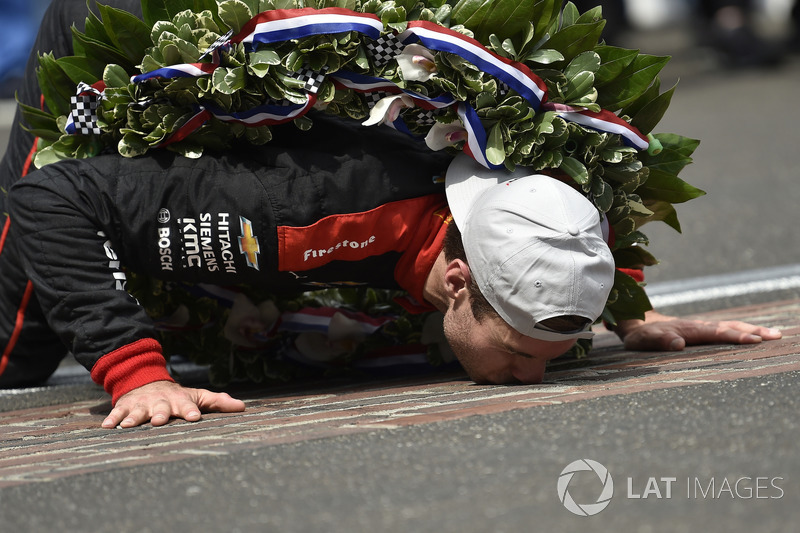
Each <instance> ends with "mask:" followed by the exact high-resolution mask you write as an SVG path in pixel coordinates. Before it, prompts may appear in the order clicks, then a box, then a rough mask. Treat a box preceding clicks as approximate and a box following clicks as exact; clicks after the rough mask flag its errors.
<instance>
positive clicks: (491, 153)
mask: <svg viewBox="0 0 800 533" xmlns="http://www.w3.org/2000/svg"><path fill="white" fill-rule="evenodd" d="M501 124H502V123H501V122H498V123H497V124H495V125H494V126H492V129H491V130H489V138H488V140H487V143H486V159H488V160H489V162H490V163H491V164H493V165H502V164H503V161H505V159H506V151H505V145H504V143H503V130H502V128H501Z"/></svg>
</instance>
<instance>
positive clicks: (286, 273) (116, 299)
mask: <svg viewBox="0 0 800 533" xmlns="http://www.w3.org/2000/svg"><path fill="white" fill-rule="evenodd" d="M62 5H66V6H69V5H70V4H62ZM54 9H56V10H57V9H58V8H57V7H56V8H54ZM72 14H74V12H73V13H72ZM59 15H62V16H63V13H59ZM76 18H77V17H76ZM54 20H57V17H56V15H54V14H53V12H52V10H51V14H50V15H49V18H48V19H47V20H46V21H45V24H48V23H53V21H54ZM67 20H69V10H68V9H67ZM48 21H49V22H48ZM45 49H46V48H45ZM315 121H316V125H315V127H314V128H312V130H311V131H310V132H307V133H303V132H299V131H295V130H293V129H292V127H285V128H283V129H282V131H281V132H280V135H276V139H275V141H273V142H271V143H269V144H268V145H266V146H265V147H262V148H258V149H257V150H250V151H249V152H233V153H229V154H225V155H221V156H211V155H209V156H204V157H203V158H202V159H198V160H190V159H186V158H182V157H179V156H176V155H174V154H171V153H168V152H155V153H153V155H148V156H147V157H140V158H136V159H123V158H121V157H119V156H116V155H107V156H100V157H96V158H93V159H89V160H83V161H77V160H75V161H65V162H62V163H59V164H54V165H49V166H47V167H45V168H44V169H42V170H40V171H37V172H33V173H31V174H30V175H28V176H26V177H25V178H24V179H22V180H19V181H18V182H17V183H16V184H15V185H14V186H13V187H12V188H11V191H10V194H9V206H8V211H9V213H10V223H7V225H6V229H7V232H6V233H4V237H3V240H2V248H0V283H2V286H1V287H0V338H2V341H3V342H2V345H3V346H4V348H3V353H2V357H3V360H2V368H3V369H4V372H3V374H2V375H0V385H4V386H9V385H14V384H19V383H23V381H21V380H23V379H25V378H27V379H29V380H31V379H38V380H42V379H45V378H46V377H47V376H48V375H49V374H50V373H51V372H52V370H53V369H54V368H55V365H56V364H57V363H58V360H59V359H60V358H61V357H62V356H63V355H64V353H65V352H66V351H67V350H69V351H71V352H72V353H73V354H75V356H76V358H77V359H78V360H79V361H80V362H81V363H83V364H84V365H85V366H86V367H87V368H88V369H89V370H90V371H91V373H92V378H93V379H94V380H95V381H96V382H98V383H100V384H102V385H103V386H104V388H105V389H106V390H107V391H108V392H109V393H110V394H111V395H112V402H113V404H114V408H113V410H112V411H111V413H110V414H109V416H108V417H107V418H106V419H105V421H104V422H103V427H109V428H111V427H116V426H117V425H121V426H122V427H132V426H136V425H139V424H142V423H145V422H147V421H150V422H151V423H152V424H153V425H162V424H164V423H166V422H167V421H168V420H169V418H170V417H178V418H183V419H186V420H189V421H192V420H197V419H199V417H200V413H201V412H202V411H210V410H216V411H223V412H230V411H240V410H242V409H243V408H244V404H243V403H242V402H240V401H238V400H234V399H233V398H231V397H230V396H228V395H227V394H224V393H212V392H209V391H206V390H200V389H187V388H183V387H181V386H179V385H178V384H176V383H174V382H173V381H172V378H171V377H170V376H169V374H168V373H167V371H166V365H165V363H164V358H163V355H162V353H161V346H160V344H159V343H158V342H157V341H156V340H155V339H154V335H155V332H154V328H153V325H152V322H151V320H150V319H149V318H148V317H147V316H146V314H145V313H144V310H143V309H142V308H141V306H139V304H138V302H136V301H135V299H133V298H132V297H130V296H129V295H128V294H127V292H126V291H125V280H126V275H125V271H124V269H128V270H130V271H134V272H139V273H143V274H148V275H152V276H156V277H159V278H162V279H165V280H180V281H187V282H204V283H214V284H233V283H248V284H256V285H263V286H266V287H268V288H269V289H270V290H274V291H276V292H292V291H300V290H303V289H304V288H307V287H308V286H309V285H310V284H311V283H318V282H323V283H335V282H341V281H350V282H352V281H355V282H360V283H365V284H369V285H372V286H377V287H389V288H397V287H400V288H403V289H405V290H406V291H408V292H409V294H410V296H411V299H410V301H409V303H408V306H409V307H412V308H417V309H438V310H439V311H441V312H443V313H444V316H445V319H444V320H445V331H446V335H447V337H448V340H449V342H450V343H451V345H452V346H453V348H454V351H455V353H456V355H457V357H458V358H459V360H460V361H461V362H462V364H463V366H464V367H465V369H466V370H467V372H468V373H469V375H470V376H471V377H472V378H473V379H475V380H476V381H479V382H485V383H509V382H522V383H538V382H540V381H541V380H542V376H543V373H544V366H545V364H546V362H547V361H548V360H550V359H552V358H554V357H557V356H558V355H560V354H561V353H563V352H565V351H566V350H567V349H569V348H570V347H571V346H572V344H574V342H575V340H576V339H577V338H581V337H586V336H591V333H590V332H589V331H588V326H589V325H590V324H591V323H592V322H594V321H595V320H596V319H597V318H598V316H599V315H600V313H601V312H602V309H603V306H604V304H605V300H606V298H607V296H608V291H609V290H610V289H611V284H612V283H613V271H614V265H613V260H612V258H611V254H610V251H609V249H608V247H607V245H606V244H605V243H604V242H603V239H602V229H601V225H600V220H599V215H598V214H597V210H596V209H595V208H594V207H593V205H592V204H591V203H590V202H589V201H588V200H586V199H585V198H583V197H582V196H581V195H580V194H579V193H577V192H576V191H574V190H573V189H572V188H570V187H569V186H567V185H565V184H562V183H561V182H559V181H557V180H555V179H553V178H549V177H546V176H538V175H531V173H530V172H526V171H525V170H524V169H520V170H519V171H518V172H517V173H515V174H514V175H508V174H507V173H505V172H497V171H494V172H490V171H486V170H485V169H483V168H482V167H479V166H477V165H476V164H475V163H473V162H472V161H470V160H465V159H464V158H461V157H459V158H456V160H455V161H453V162H452V163H450V161H449V158H447V157H442V156H440V155H437V154H434V153H431V152H428V151H427V150H425V149H424V148H420V146H419V145H417V144H415V143H414V142H413V141H410V140H409V139H407V138H405V137H402V136H399V134H396V132H393V131H391V130H388V129H386V128H384V129H381V130H379V131H375V130H370V131H369V135H363V130H361V129H360V128H359V127H358V126H357V125H356V124H354V123H350V122H346V121H342V120H339V119H334V118H325V117H317V118H316V119H315ZM354 139H358V142H353V141H354ZM20 143H21V141H19V138H17V139H15V140H12V147H11V148H12V149H11V150H10V152H9V153H10V154H12V155H13V154H17V155H18V154H19V153H20V152H21V150H20V148H19V144H20ZM300 147H302V148H300ZM17 171H19V169H17ZM19 174H20V173H19V172H17V173H16V174H13V175H11V174H6V175H4V176H3V179H4V183H8V182H9V181H14V180H15V179H16V176H18V175H19ZM442 174H444V175H445V179H446V196H445V195H444V194H442V192H443V191H442V189H441V186H440V185H436V184H435V183H434V181H433V180H432V179H431V178H432V177H436V176H441V175H442ZM448 204H449V205H448ZM451 210H452V216H451V213H450V211H451ZM453 221H455V224H453V223H452V222H453ZM461 248H463V250H462V249H461ZM28 280H30V281H28ZM617 331H618V333H619V334H620V336H621V337H622V338H623V339H624V340H625V342H626V346H628V347H629V348H630V349H681V348H683V346H684V345H685V344H686V343H701V342H742V343H752V342H760V341H761V340H762V339H771V338H778V337H779V336H780V334H779V332H776V331H773V330H769V329H767V328H762V327H757V326H751V325H748V324H743V323H738V322H734V323H720V324H700V323H696V322H693V321H679V320H675V319H669V318H667V317H661V316H660V315H656V314H651V315H650V316H648V320H647V321H635V320H634V321H624V322H621V323H620V324H619V325H618V328H617Z"/></svg>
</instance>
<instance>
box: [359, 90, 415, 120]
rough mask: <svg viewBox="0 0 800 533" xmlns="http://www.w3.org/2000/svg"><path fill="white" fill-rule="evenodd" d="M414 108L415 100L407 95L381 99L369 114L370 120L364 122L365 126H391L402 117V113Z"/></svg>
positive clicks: (395, 95)
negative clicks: (404, 110)
mask: <svg viewBox="0 0 800 533" xmlns="http://www.w3.org/2000/svg"><path fill="white" fill-rule="evenodd" d="M412 107H414V100H412V99H411V97H410V96H408V95H407V94H394V95H392V96H387V97H386V98H381V99H380V100H378V103H377V104H375V105H374V106H373V107H372V109H371V110H370V112H369V118H368V119H367V120H366V121H365V122H362V125H363V126H375V125H376V124H384V123H386V124H391V123H392V122H394V121H395V120H397V117H399V116H400V111H402V110H403V109H410V108H412Z"/></svg>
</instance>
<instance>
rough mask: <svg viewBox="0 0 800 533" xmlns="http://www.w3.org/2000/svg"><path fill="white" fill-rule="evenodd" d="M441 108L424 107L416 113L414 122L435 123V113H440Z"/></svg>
mask: <svg viewBox="0 0 800 533" xmlns="http://www.w3.org/2000/svg"><path fill="white" fill-rule="evenodd" d="M440 113H441V110H439V109H436V110H433V109H426V110H425V111H421V112H420V113H418V114H417V117H416V122H417V124H419V125H420V126H433V125H434V124H436V115H438V114H440Z"/></svg>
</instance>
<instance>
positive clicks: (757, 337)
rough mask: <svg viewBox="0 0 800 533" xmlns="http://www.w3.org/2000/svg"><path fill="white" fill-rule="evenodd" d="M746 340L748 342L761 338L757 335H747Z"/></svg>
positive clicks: (759, 340)
mask: <svg viewBox="0 0 800 533" xmlns="http://www.w3.org/2000/svg"><path fill="white" fill-rule="evenodd" d="M748 340H749V341H750V342H761V340H762V339H761V337H759V336H758V335H749V336H748Z"/></svg>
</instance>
